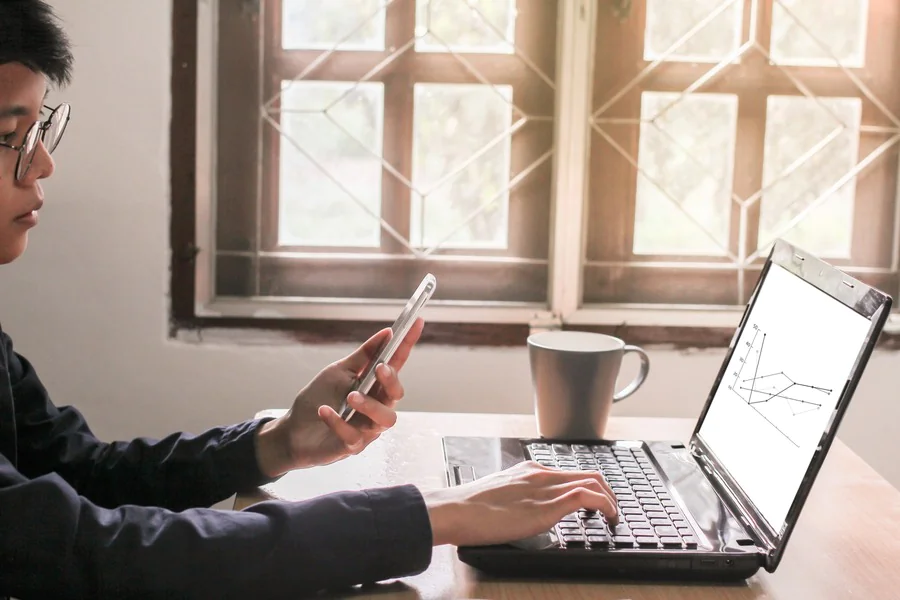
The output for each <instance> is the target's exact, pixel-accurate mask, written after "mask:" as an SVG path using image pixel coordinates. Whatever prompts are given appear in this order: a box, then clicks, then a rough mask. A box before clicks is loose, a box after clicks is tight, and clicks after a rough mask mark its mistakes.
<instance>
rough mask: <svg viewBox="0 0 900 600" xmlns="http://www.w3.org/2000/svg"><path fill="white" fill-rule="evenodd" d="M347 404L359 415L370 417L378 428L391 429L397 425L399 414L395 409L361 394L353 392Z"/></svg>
mask: <svg viewBox="0 0 900 600" xmlns="http://www.w3.org/2000/svg"><path fill="white" fill-rule="evenodd" d="M347 402H348V403H349V404H350V406H351V407H352V408H353V409H354V410H356V412H358V413H362V414H363V415H365V416H367V417H369V419H371V421H372V422H373V423H374V424H375V426H376V427H379V428H381V429H390V428H391V427H393V426H394V425H395V424H396V423H397V413H396V412H394V409H393V408H391V407H389V406H386V405H384V404H382V403H381V402H379V401H378V400H375V399H374V398H372V397H369V396H363V395H362V394H360V393H359V392H351V394H350V395H349V396H348V397H347Z"/></svg>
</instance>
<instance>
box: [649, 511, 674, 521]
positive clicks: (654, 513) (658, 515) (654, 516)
mask: <svg viewBox="0 0 900 600" xmlns="http://www.w3.org/2000/svg"><path fill="white" fill-rule="evenodd" d="M647 517H649V518H650V519H668V518H669V515H667V514H666V513H664V512H661V511H658V510H647Z"/></svg>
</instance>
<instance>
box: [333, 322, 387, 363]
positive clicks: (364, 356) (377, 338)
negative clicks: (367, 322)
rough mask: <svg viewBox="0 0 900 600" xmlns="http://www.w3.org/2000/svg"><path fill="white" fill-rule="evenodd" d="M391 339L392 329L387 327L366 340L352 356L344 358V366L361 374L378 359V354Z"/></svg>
mask: <svg viewBox="0 0 900 600" xmlns="http://www.w3.org/2000/svg"><path fill="white" fill-rule="evenodd" d="M390 339H391V328H390V327H385V328H384V329H382V330H381V331H379V332H378V333H376V334H375V335H373V336H372V337H370V338H369V339H368V340H366V341H365V342H364V343H363V344H362V345H361V346H360V347H359V348H357V349H356V350H354V351H353V353H352V354H350V355H349V356H347V357H346V358H344V360H343V363H344V366H345V367H347V368H348V369H350V370H351V371H353V372H354V373H359V372H361V371H362V370H363V369H365V368H366V367H367V366H368V365H369V363H370V362H372V361H373V360H374V359H375V358H377V357H378V353H379V352H380V351H381V349H382V348H383V347H384V345H385V344H387V343H388V341H390Z"/></svg>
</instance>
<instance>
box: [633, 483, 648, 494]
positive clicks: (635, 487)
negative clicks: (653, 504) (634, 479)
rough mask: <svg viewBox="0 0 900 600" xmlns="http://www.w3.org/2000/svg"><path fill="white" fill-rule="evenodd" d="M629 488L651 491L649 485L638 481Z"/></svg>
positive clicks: (637, 490) (638, 490)
mask: <svg viewBox="0 0 900 600" xmlns="http://www.w3.org/2000/svg"><path fill="white" fill-rule="evenodd" d="M631 489H633V490H634V491H636V492H652V491H653V489H652V488H651V487H650V486H649V485H642V484H640V483H637V484H634V485H632V486H631Z"/></svg>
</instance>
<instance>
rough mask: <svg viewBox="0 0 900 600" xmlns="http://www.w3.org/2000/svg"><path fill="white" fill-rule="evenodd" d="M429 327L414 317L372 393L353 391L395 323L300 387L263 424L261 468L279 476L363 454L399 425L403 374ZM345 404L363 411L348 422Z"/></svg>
mask: <svg viewBox="0 0 900 600" xmlns="http://www.w3.org/2000/svg"><path fill="white" fill-rule="evenodd" d="M423 327H424V321H423V320H422V319H421V318H416V319H415V320H414V321H413V322H412V324H411V326H410V328H409V331H408V332H407V334H406V336H405V337H404V338H403V340H402V341H401V342H400V344H399V345H398V346H397V349H396V351H394V353H393V356H391V358H390V360H389V361H388V362H387V363H385V364H381V365H379V366H378V367H377V368H376V369H375V381H376V385H375V386H373V387H372V389H371V390H370V392H369V394H361V393H360V392H358V391H350V390H352V389H353V388H354V386H355V385H356V384H357V383H358V381H359V377H360V375H361V374H362V373H363V372H365V370H366V369H367V368H368V367H369V366H370V365H371V364H372V362H373V361H377V359H378V356H379V355H380V351H381V350H383V349H384V347H385V343H386V342H388V341H389V340H390V339H391V336H392V335H393V332H392V330H391V329H390V328H385V329H382V330H381V331H379V332H378V333H376V334H375V335H373V336H372V337H371V338H369V339H368V340H367V341H366V342H365V343H364V344H363V345H361V346H360V347H359V348H357V349H356V350H355V351H354V352H353V353H352V354H350V355H348V356H346V357H344V358H343V359H341V360H339V361H337V362H334V363H332V364H330V365H328V366H327V367H325V368H324V369H323V370H322V371H320V372H319V373H318V374H317V375H316V376H315V377H314V378H313V380H312V381H310V382H309V384H308V385H306V387H304V388H303V389H302V390H300V392H299V393H298V394H297V397H296V399H295V400H294V403H293V405H292V406H291V408H290V410H289V411H288V412H287V413H285V414H284V415H283V416H281V417H279V418H277V419H275V420H273V421H270V422H268V423H266V424H265V425H264V426H263V427H262V428H261V430H260V433H259V437H258V439H257V462H258V463H259V467H260V470H261V471H262V472H263V473H265V474H266V475H267V476H269V477H276V476H279V475H282V474H284V473H286V472H288V471H291V470H294V469H300V468H305V467H313V466H318V465H326V464H329V463H332V462H335V461H338V460H341V459H343V458H346V457H348V456H350V455H353V454H358V453H359V452H361V451H362V450H363V449H364V448H365V447H366V446H368V445H369V444H370V443H372V442H373V441H374V440H375V439H377V438H378V436H379V435H381V433H382V432H383V431H385V430H386V429H389V428H391V427H393V425H394V423H396V422H397V413H396V412H395V411H394V406H395V405H396V403H397V402H398V401H399V400H401V399H402V398H403V385H402V384H401V383H400V378H399V376H398V373H399V372H400V370H401V369H402V368H403V365H404V364H405V363H406V360H407V359H408V358H409V354H410V352H411V351H412V349H413V346H415V344H416V342H417V341H418V340H419V337H420V336H421V335H422V328H423ZM345 403H346V404H348V405H349V406H351V407H352V408H353V409H354V411H355V412H356V413H358V414H355V415H354V416H353V417H352V418H350V419H349V420H347V421H345V420H344V419H342V418H341V416H340V415H339V414H338V412H337V410H340V409H341V408H342V407H343V406H344V405H345ZM336 409H337V410H336Z"/></svg>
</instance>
